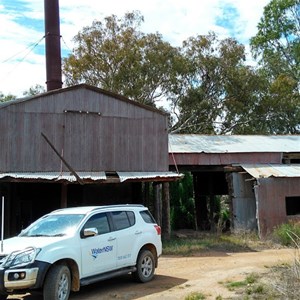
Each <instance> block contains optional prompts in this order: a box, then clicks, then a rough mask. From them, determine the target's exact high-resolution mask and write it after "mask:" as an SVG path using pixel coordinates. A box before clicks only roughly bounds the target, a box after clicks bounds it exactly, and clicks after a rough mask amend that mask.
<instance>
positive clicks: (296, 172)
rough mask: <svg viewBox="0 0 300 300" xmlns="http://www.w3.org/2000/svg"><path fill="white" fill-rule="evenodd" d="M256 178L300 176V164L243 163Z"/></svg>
mask: <svg viewBox="0 0 300 300" xmlns="http://www.w3.org/2000/svg"><path fill="white" fill-rule="evenodd" d="M241 167H242V168H243V169H244V170H245V171H246V172H247V173H249V174H250V175H251V176H253V177H254V178H269V177H300V165H298V164H295V165H284V164H280V165H279V164H254V165H241Z"/></svg>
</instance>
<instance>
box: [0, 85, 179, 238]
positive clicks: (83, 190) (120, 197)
mask: <svg viewBox="0 0 300 300" xmlns="http://www.w3.org/2000/svg"><path fill="white" fill-rule="evenodd" d="M167 125H168V116H167V114H165V113H163V112H161V111H160V110H157V109H155V108H152V107H149V106H145V105H141V104H139V103H137V102H134V101H131V100H129V99H127V98H125V97H122V96H120V95H117V94H113V93H110V92H107V91H104V90H102V89H99V88H95V87H92V86H88V85H85V84H82V85H77V86H73V87H69V88H65V89H58V90H54V91H50V92H47V93H44V94H40V95H37V96H33V97H29V98H24V99H19V100H14V101H10V102H6V103H2V104H0V144H1V155H0V195H4V196H5V201H6V205H5V207H6V210H7V213H6V215H7V217H6V223H7V225H8V226H7V227H8V228H10V231H9V232H7V234H8V235H11V234H14V233H16V232H18V231H19V230H20V229H21V228H22V227H24V226H26V225H27V224H28V223H30V222H32V221H33V220H34V219H36V218H37V217H38V216H40V215H41V214H43V213H45V212H48V211H49V210H52V209H55V208H58V207H65V206H74V205H88V204H109V203H143V202H144V200H143V189H142V184H141V183H142V182H152V183H153V182H156V183H161V182H164V181H171V180H175V179H177V178H178V175H177V174H175V173H172V172H168V167H169V162H168V132H167ZM146 204H148V203H146Z"/></svg>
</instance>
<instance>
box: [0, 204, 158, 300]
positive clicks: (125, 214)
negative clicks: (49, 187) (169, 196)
mask: <svg viewBox="0 0 300 300" xmlns="http://www.w3.org/2000/svg"><path fill="white" fill-rule="evenodd" d="M1 248H2V249H1V250H2V251H1V253H0V255H1V258H0V259H1V261H0V299H6V296H7V295H8V294H11V293H13V294H16V293H21V292H22V293H24V291H30V292H33V291H34V290H41V289H42V290H43V299H44V300H67V299H68V298H69V294H70V291H79V289H80V286H84V285H87V284H90V283H93V282H96V281H99V280H103V279H107V278H111V277H114V276H119V275H122V274H128V273H132V274H133V276H134V278H135V279H137V280H138V281H139V282H148V281H150V280H151V279H152V278H153V276H154V270H155V268H156V267H157V263H158V257H159V256H160V255H161V252H162V244H161V229H160V227H159V226H158V225H157V224H156V222H155V220H154V219H153V217H152V215H151V214H150V212H149V210H148V209H147V208H146V207H144V206H142V205H111V206H89V207H88V206H86V207H74V208H65V209H59V210H56V211H54V212H52V213H49V214H47V215H45V216H43V217H42V218H40V219H38V220H37V221H35V222H34V223H33V224H31V225H30V226H29V227H28V228H27V229H25V230H23V231H22V232H21V234H20V235H19V236H17V237H13V238H10V239H6V240H4V241H3V244H2V245H1Z"/></svg>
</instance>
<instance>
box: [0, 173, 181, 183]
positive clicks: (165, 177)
mask: <svg viewBox="0 0 300 300" xmlns="http://www.w3.org/2000/svg"><path fill="white" fill-rule="evenodd" d="M76 173H77V175H78V176H79V177H80V179H82V181H84V182H94V181H113V182H124V181H130V180H139V181H143V180H145V181H172V180H177V179H180V178H181V177H182V176H183V175H182V174H177V173H174V172H116V174H117V176H118V177H116V178H114V180H112V179H111V178H110V177H109V176H107V175H106V173H105V172H76ZM4 178H10V179H17V180H23V181H26V180H29V181H37V180H44V181H68V182H76V181H77V179H76V177H75V176H74V175H72V174H71V173H70V172H10V173H0V179H4Z"/></svg>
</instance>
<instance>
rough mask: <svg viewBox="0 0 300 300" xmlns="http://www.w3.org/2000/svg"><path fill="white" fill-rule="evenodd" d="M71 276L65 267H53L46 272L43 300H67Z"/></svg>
mask: <svg viewBox="0 0 300 300" xmlns="http://www.w3.org/2000/svg"><path fill="white" fill-rule="evenodd" d="M70 289H71V274H70V270H69V268H68V267H67V266H66V265H54V266H53V267H52V268H51V269H50V270H49V272H48V274H47V277H46V280H45V283H44V288H43V296H44V300H68V299H69V295H70Z"/></svg>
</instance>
